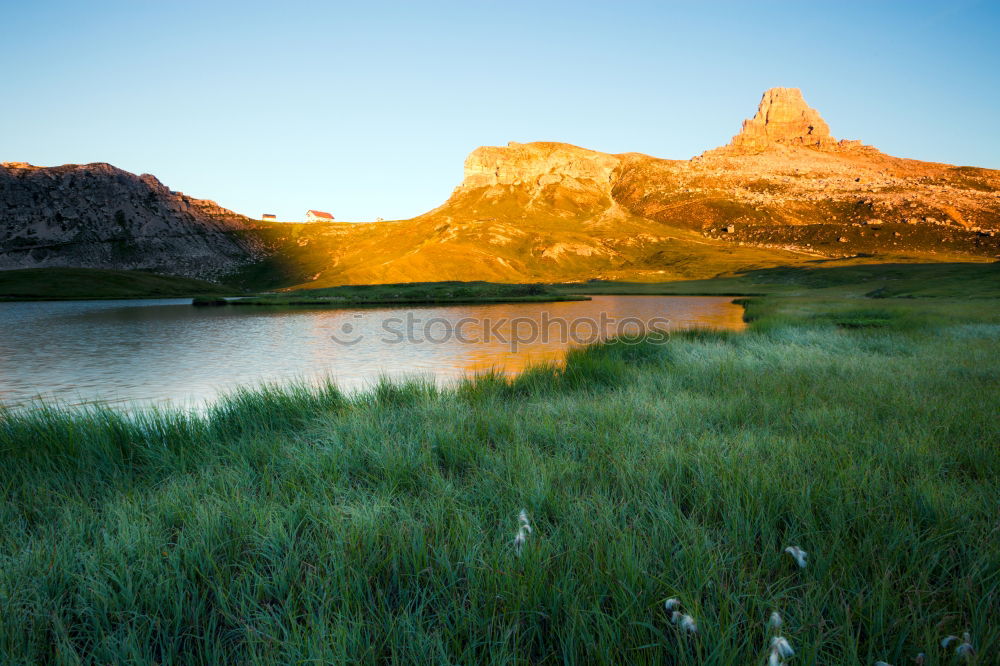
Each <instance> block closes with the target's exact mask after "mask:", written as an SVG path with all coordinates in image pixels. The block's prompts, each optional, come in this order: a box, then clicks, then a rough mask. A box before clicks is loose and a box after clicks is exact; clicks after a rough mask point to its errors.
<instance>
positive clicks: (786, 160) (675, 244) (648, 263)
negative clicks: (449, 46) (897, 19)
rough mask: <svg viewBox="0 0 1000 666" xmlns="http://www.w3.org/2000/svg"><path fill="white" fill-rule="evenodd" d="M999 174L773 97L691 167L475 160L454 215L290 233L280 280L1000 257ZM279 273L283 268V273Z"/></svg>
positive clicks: (522, 153)
mask: <svg viewBox="0 0 1000 666" xmlns="http://www.w3.org/2000/svg"><path fill="white" fill-rule="evenodd" d="M998 230H1000V172H997V171H993V170H989V169H978V168H974V167H955V166H950V165H947V164H937V163H931V162H920V161H917V160H910V159H903V158H896V157H891V156H889V155H885V154H883V153H881V152H880V151H878V150H876V149H875V148H872V147H870V146H866V145H863V144H862V143H860V142H859V141H843V140H837V139H835V138H833V137H832V136H831V135H830V132H829V128H828V127H827V126H826V123H825V122H823V120H822V118H821V117H820V115H819V114H818V113H817V112H816V111H815V110H813V109H811V108H810V107H809V106H808V105H807V104H806V103H805V101H804V99H803V98H802V95H801V93H800V92H799V91H798V90H797V89H788V88H777V89H772V90H769V91H767V92H766V93H765V94H764V97H763V99H762V100H761V103H760V106H759V108H758V111H757V114H756V115H755V116H754V117H753V118H752V119H749V120H747V121H745V122H744V125H743V128H742V130H741V131H740V133H739V134H737V136H736V137H734V139H733V141H732V142H731V143H730V144H729V145H727V146H724V147H721V148H717V149H715V150H710V151H707V152H706V153H704V154H702V155H700V156H698V157H695V158H693V159H690V160H666V159H658V158H655V157H650V156H648V155H641V154H637V153H629V154H622V155H611V154H606V153H600V152H596V151H592V150H586V149H584V148H579V147H577V146H572V145H568V144H562V143H550V142H539V143H527V144H519V143H511V144H508V145H507V146H505V147H492V146H486V147H481V148H477V149H476V150H475V151H473V152H472V153H471V154H470V155H469V157H468V159H467V160H466V162H465V174H464V179H463V181H462V183H461V184H460V185H459V186H458V188H456V190H455V191H454V193H453V194H452V196H451V197H450V198H449V199H448V201H446V202H445V203H444V204H443V205H442V206H440V207H438V208H436V209H434V210H432V211H430V212H428V213H426V214H424V215H420V216H418V217H416V218H414V219H412V220H404V221H399V222H390V223H382V224H373V225H336V226H328V227H317V226H314V225H308V226H307V225H298V226H295V225H293V226H286V227H284V228H282V229H281V230H280V235H279V236H277V237H275V238H274V239H273V241H274V242H276V243H277V244H284V246H285V247H287V248H289V250H288V251H286V252H284V253H283V255H282V256H283V259H282V270H283V271H284V273H283V277H285V278H286V279H288V278H292V274H293V273H294V274H295V275H296V276H297V277H298V278H301V279H302V283H303V284H311V285H312V286H328V285H334V284H358V283H377V282H401V281H407V280H451V279H473V278H475V279H486V280H494V281H510V282H524V281H532V280H553V281H554V280H583V279H588V278H594V277H601V278H606V279H631V280H636V279H639V280H667V279H692V278H705V277H713V276H716V275H728V274H733V273H735V272H739V271H747V270H754V269H756V268H762V267H767V266H779V265H797V264H801V263H804V262H808V261H814V260H816V259H835V260H838V259H839V260H848V259H850V258H854V257H859V256H862V257H866V258H867V259H868V261H870V262H871V261H949V260H951V261H983V260H989V259H991V258H995V257H996V256H997V255H998V253H1000V237H998V233H997V232H998ZM272 261H273V259H272Z"/></svg>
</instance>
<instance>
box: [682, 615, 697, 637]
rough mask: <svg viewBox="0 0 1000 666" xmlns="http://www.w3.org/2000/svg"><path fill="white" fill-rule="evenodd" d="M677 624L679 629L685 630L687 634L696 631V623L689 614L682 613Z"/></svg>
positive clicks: (695, 632)
mask: <svg viewBox="0 0 1000 666" xmlns="http://www.w3.org/2000/svg"><path fill="white" fill-rule="evenodd" d="M679 626H680V628H681V631H686V632H687V633H689V634H697V633H698V623H697V622H695V621H694V618H693V617H691V616H690V615H684V616H682V617H681V619H680V622H679Z"/></svg>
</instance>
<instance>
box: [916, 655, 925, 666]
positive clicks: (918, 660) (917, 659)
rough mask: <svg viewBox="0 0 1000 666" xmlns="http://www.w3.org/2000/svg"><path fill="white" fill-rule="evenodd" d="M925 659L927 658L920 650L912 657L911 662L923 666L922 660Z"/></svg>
mask: <svg viewBox="0 0 1000 666" xmlns="http://www.w3.org/2000/svg"><path fill="white" fill-rule="evenodd" d="M926 660H927V655H926V654H924V653H923V652H921V653H919V654H918V655H917V656H916V657H914V658H913V663H914V664H916V665H917V666H924V661H926Z"/></svg>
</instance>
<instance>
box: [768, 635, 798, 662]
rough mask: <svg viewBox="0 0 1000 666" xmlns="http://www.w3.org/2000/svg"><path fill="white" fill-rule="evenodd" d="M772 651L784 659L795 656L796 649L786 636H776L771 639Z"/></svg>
mask: <svg viewBox="0 0 1000 666" xmlns="http://www.w3.org/2000/svg"><path fill="white" fill-rule="evenodd" d="M771 653H772V654H777V655H778V656H779V657H781V658H782V659H787V658H789V657H793V656H795V650H793V649H792V645H791V643H789V642H788V639H787V638H785V637H784V636H775V637H774V638H772V639H771Z"/></svg>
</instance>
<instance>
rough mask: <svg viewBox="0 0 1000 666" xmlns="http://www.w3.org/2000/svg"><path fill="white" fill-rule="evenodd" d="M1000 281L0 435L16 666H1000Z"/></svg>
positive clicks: (859, 288)
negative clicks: (502, 370) (784, 664)
mask: <svg viewBox="0 0 1000 666" xmlns="http://www.w3.org/2000/svg"><path fill="white" fill-rule="evenodd" d="M987 268H988V267H980V268H979V269H980V270H982V271H983V273H982V276H981V277H982V281H980V282H978V283H977V286H974V287H969V286H965V287H963V285H968V284H969V283H968V278H969V276H968V275H958V274H955V275H952V276H951V277H950V278H949V277H947V276H944V275H941V274H928V273H925V272H923V271H927V270H929V269H925V268H923V267H902V268H896V269H891V270H895V271H899V273H898V276H897V278H896V279H898V280H899V282H898V283H897V284H898V285H903V284H907V285H909V286H907V287H906V289H913V288H916V287H918V286H919V287H920V289H921V290H922V291H921V293H913V294H906V295H913V296H918V297H914V298H901V297H896V296H894V295H893V294H892V293H889V294H883V295H884V296H887V297H883V298H873V297H870V296H866V294H869V293H870V292H871V291H872V290H873V286H874V285H875V284H877V282H878V281H876V282H872V281H871V280H870V279H864V278H862V279H860V281H859V280H858V279H855V278H857V276H855V278H852V280H853V281H852V280H842V279H840V278H838V277H835V276H836V275H840V274H831V275H827V276H826V277H823V274H819V273H817V274H811V275H808V276H806V277H805V278H801V277H799V278H795V279H792V278H793V277H794V273H785V274H783V275H772V276H770V279H772V280H774V281H778V282H780V281H784V283H785V287H784V289H783V290H782V291H781V293H772V294H770V295H768V296H763V297H751V298H750V299H749V302H748V317H749V318H750V319H751V325H750V327H749V329H748V330H747V331H745V332H742V333H711V332H690V333H686V334H679V335H674V336H672V337H671V338H669V339H668V340H666V341H665V343H663V342H662V341H661V343H657V341H654V340H651V339H645V340H627V341H618V342H614V343H609V344H605V345H601V346H597V347H593V348H590V349H587V350H584V351H579V352H576V353H573V354H572V355H571V356H570V357H569V359H568V360H567V363H566V366H565V368H562V369H560V368H538V369H536V370H534V371H530V372H527V373H525V374H523V375H521V376H519V377H518V378H516V379H513V380H506V379H504V378H502V377H499V376H484V377H480V378H478V379H475V380H471V381H468V382H467V383H465V384H463V385H462V386H460V387H458V388H456V389H454V390H438V389H434V388H432V387H429V386H425V385H420V384H405V385H391V384H381V385H379V386H378V387H376V388H374V389H372V390H371V391H369V392H368V393H365V394H362V395H358V396H353V397H345V396H344V395H341V394H340V393H339V392H338V391H337V390H336V389H334V388H332V387H329V386H327V387H321V388H311V389H307V388H301V387H285V388H262V389H257V390H248V391H246V392H243V393H238V394H236V395H233V396H232V397H230V398H229V399H227V400H224V401H222V402H220V403H219V404H217V405H216V406H215V407H214V408H213V409H211V410H210V411H209V412H208V413H207V414H205V415H202V416H196V415H191V414H182V413H179V412H157V413H152V412H150V413H145V414H133V415H123V414H121V413H118V412H114V411H110V410H103V409H97V408H95V409H92V410H89V411H76V412H62V411H58V410H48V411H35V412H29V413H6V414H2V413H0V414H2V415H0V450H2V451H3V455H4V461H5V464H4V470H5V471H4V474H3V475H2V476H0V484H2V492H3V497H4V499H5V501H4V502H3V503H0V557H2V558H3V566H2V567H0V662H4V663H44V662H58V663H144V664H154V663H158V664H166V663H180V662H184V663H205V664H207V663H363V664H378V663H412V664H417V663H421V664H423V663H440V664H446V663H449V664H468V663H493V664H501V663H547V664H548V663H551V664H556V663H602V664H621V663H635V664H664V663H668V664H691V665H694V664H757V663H765V662H766V658H767V645H768V642H769V640H770V637H771V632H769V631H768V630H767V629H766V628H765V621H766V619H767V618H768V616H769V614H770V613H771V612H772V611H778V612H780V613H781V614H782V616H783V618H784V626H783V628H782V630H781V632H782V633H783V635H784V636H785V637H786V638H787V639H788V640H789V641H790V643H791V644H792V646H793V647H794V648H795V650H796V656H795V658H794V659H793V660H792V662H791V663H793V664H794V663H799V664H871V663H873V662H874V661H876V660H885V661H887V662H889V663H894V664H907V663H911V660H912V659H913V658H914V657H915V655H916V654H917V653H919V652H924V653H926V654H927V656H928V657H927V661H926V662H925V663H926V664H928V665H931V664H945V663H948V664H950V663H954V662H955V657H954V646H952V647H951V648H950V649H949V650H948V651H945V650H943V649H941V648H940V647H939V642H940V640H941V638H942V637H943V636H945V635H947V634H957V635H961V634H962V632H965V631H968V632H969V633H970V634H971V638H972V642H973V644H974V645H975V647H976V649H977V650H978V654H979V656H978V659H979V661H978V663H981V664H987V663H993V656H994V655H995V654H996V653H997V650H998V649H1000V624H998V622H997V619H996V613H995V609H996V607H997V602H998V600H1000V597H998V592H997V584H998V581H1000V559H998V557H997V553H998V552H1000V543H998V536H997V526H996V516H997V509H998V505H997V495H996V489H997V487H998V485H1000V450H998V448H997V446H996V443H997V442H998V441H1000V423H998V421H997V419H996V415H997V414H998V413H1000V392H998V391H997V390H996V387H997V386H998V384H1000V302H998V300H997V299H996V298H995V296H993V297H989V298H983V297H981V296H984V295H988V294H985V293H982V292H980V291H979V289H980V288H981V287H983V285H986V286H989V285H990V284H995V283H993V282H992V280H993V276H994V275H995V274H993V273H989V272H987ZM852 270H853V269H852ZM857 270H862V269H857ZM864 270H868V269H864ZM876 270H879V271H881V270H890V269H889V268H879V269H876ZM934 270H939V269H938V268H935V269H934ZM941 270H943V269H941ZM962 270H965V269H964V268H963V269H962ZM992 270H995V269H992ZM817 275H818V276H819V277H817ZM881 277H882V278H885V279H884V280H883V281H887V279H888V278H887V277H886V276H885V275H882V276H881ZM779 278H780V280H779ZM814 281H815V282H816V283H814V284H809V283H810V282H814ZM904 291H905V290H904ZM522 508H523V509H525V510H526V513H527V517H528V520H529V521H530V523H531V526H532V531H531V533H530V534H528V536H527V539H526V541H525V542H524V543H523V546H522V547H521V548H520V550H518V548H517V547H516V546H515V544H514V538H515V534H516V533H517V531H518V527H519V521H518V518H517V515H518V512H519V511H520V510H521V509H522ZM791 545H796V546H799V547H801V548H803V549H805V550H806V551H808V553H809V555H808V565H807V566H806V567H805V568H799V567H798V566H796V565H795V563H794V562H793V561H792V559H791V558H790V557H789V556H788V555H787V554H785V553H784V552H783V551H784V549H785V548H786V547H787V546H791ZM671 597H677V598H679V599H680V600H681V603H682V607H683V612H684V613H687V614H690V615H691V617H692V618H693V620H694V621H695V622H696V623H697V629H698V630H697V633H696V634H689V633H686V632H684V631H682V630H681V629H679V628H678V627H677V626H676V625H674V624H672V623H671V621H670V616H669V614H668V613H667V612H666V611H665V609H664V601H665V600H666V599H668V598H671ZM973 661H975V660H973Z"/></svg>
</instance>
